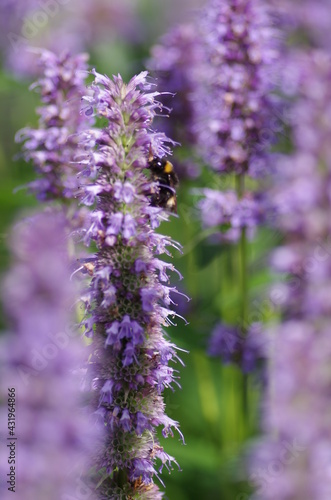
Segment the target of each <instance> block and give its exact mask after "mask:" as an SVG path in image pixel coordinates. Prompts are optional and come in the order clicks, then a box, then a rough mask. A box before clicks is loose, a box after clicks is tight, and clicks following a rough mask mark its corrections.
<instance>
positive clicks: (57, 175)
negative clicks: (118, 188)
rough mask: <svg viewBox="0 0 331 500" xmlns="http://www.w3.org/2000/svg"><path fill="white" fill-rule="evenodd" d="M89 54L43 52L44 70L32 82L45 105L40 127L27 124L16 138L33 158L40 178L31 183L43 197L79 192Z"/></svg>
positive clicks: (69, 196) (28, 157) (27, 156)
mask: <svg viewBox="0 0 331 500" xmlns="http://www.w3.org/2000/svg"><path fill="white" fill-rule="evenodd" d="M86 61H87V55H85V54H80V55H78V56H74V57H71V56H70V55H69V54H68V53H67V52H64V53H62V54H61V55H60V56H56V55H55V54H53V53H51V52H48V51H41V52H40V66H41V68H42V71H43V74H42V76H41V77H40V79H39V80H38V81H37V82H36V83H35V84H34V85H33V86H32V88H37V89H38V91H39V93H40V95H41V100H42V103H43V106H42V107H40V108H38V109H37V112H38V115H39V126H38V128H37V129H32V128H24V129H22V130H20V131H19V132H18V133H17V136H16V140H17V141H20V142H22V141H24V146H23V149H24V157H25V159H26V160H27V161H31V162H32V163H33V165H34V167H35V168H36V171H37V173H38V174H39V175H40V178H39V179H38V180H36V181H33V182H31V183H30V184H29V185H28V187H29V188H30V190H31V191H33V192H35V193H36V194H37V197H38V198H39V199H40V200H43V201H45V200H54V199H62V200H65V199H70V200H71V201H72V200H73V199H74V198H75V196H77V191H78V187H79V180H78V177H77V175H78V173H79V171H80V166H79V165H78V162H77V160H76V157H79V152H80V151H79V147H78V141H77V134H78V133H79V132H80V131H82V130H83V129H84V128H86V126H87V125H89V122H88V120H87V119H86V117H85V116H82V115H81V114H80V108H81V98H82V96H83V94H85V91H86V89H85V86H84V84H85V79H86V77H87V64H86Z"/></svg>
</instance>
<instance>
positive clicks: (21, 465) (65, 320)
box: [0, 212, 99, 500]
mask: <svg viewBox="0 0 331 500" xmlns="http://www.w3.org/2000/svg"><path fill="white" fill-rule="evenodd" d="M65 226H66V220H65V218H64V216H63V215H60V214H54V213H51V212H49V213H47V214H46V213H45V214H39V215H37V216H34V217H33V218H31V219H29V220H25V221H23V222H21V223H20V224H19V225H18V226H17V227H16V228H15V230H14V232H13V238H12V241H11V248H12V251H13V254H14V255H15V258H16V263H15V265H14V266H13V268H12V270H11V271H10V273H9V274H8V276H7V278H6V280H5V282H4V287H3V295H4V306H5V310H6V311H7V313H8V316H9V319H10V320H11V327H10V329H11V335H9V334H8V335H4V336H2V338H1V349H0V357H1V360H0V361H1V363H0V372H1V376H0V381H1V382H0V396H1V398H0V399H1V405H0V421H1V442H2V443H5V442H6V443H8V444H9V443H13V444H12V447H11V450H12V455H11V458H12V459H14V460H13V461H12V462H11V467H10V465H8V456H9V455H8V453H9V452H8V450H9V448H6V447H5V446H2V451H1V454H0V473H1V478H2V480H3V479H4V478H5V479H4V482H3V483H1V485H0V495H1V498H2V499H3V500H7V499H8V500H9V499H10V498H12V497H13V496H15V494H16V495H17V498H24V499H25V500H35V499H42V498H48V499H49V500H59V499H60V498H78V496H77V495H78V494H77V492H79V491H83V489H84V490H85V491H86V492H88V491H89V493H90V496H89V498H91V499H93V491H92V490H90V489H89V485H88V483H86V479H87V478H86V477H85V482H84V474H83V473H84V472H86V470H84V469H85V466H86V465H87V466H88V467H90V464H89V462H91V461H93V460H92V459H93V455H94V452H95V449H96V446H97V439H98V437H99V430H98V428H96V427H95V423H93V422H91V419H90V415H89V413H86V411H85V410H84V408H83V407H82V401H81V397H82V393H81V382H82V373H81V370H82V368H83V367H84V364H85V363H86V353H85V352H84V351H86V348H85V349H84V348H83V343H82V339H81V338H80V337H79V335H78V332H76V334H75V332H74V331H73V330H72V329H71V328H70V322H71V321H72V319H71V314H70V310H71V308H72V304H73V303H74V301H75V296H76V291H75V290H74V288H73V285H72V282H70V280H69V275H70V273H69V261H68V257H67V237H66V232H65ZM10 389H11V390H10ZM8 398H10V399H8ZM7 401H8V402H9V403H10V404H9V407H8V404H7ZM9 409H10V413H11V420H10V424H8V426H7V424H5V421H6V422H7V420H8V411H9ZM15 423H16V425H15ZM5 431H6V432H5ZM5 450H6V451H5ZM15 451H16V452H15ZM85 462H86V463H85ZM10 470H12V471H13V474H12V477H11V478H10V479H11V480H12V483H7V482H6V481H7V479H8V481H9V477H8V476H7V474H8V473H9V471H10ZM15 478H16V480H15ZM15 486H16V489H15ZM10 487H12V488H13V489H14V490H15V493H13V490H9V488H10Z"/></svg>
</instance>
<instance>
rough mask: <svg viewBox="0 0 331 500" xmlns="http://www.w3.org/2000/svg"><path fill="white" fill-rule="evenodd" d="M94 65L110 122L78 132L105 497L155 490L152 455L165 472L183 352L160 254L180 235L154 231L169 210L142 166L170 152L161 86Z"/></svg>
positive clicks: (92, 98)
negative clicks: (155, 200)
mask: <svg viewBox="0 0 331 500" xmlns="http://www.w3.org/2000/svg"><path fill="white" fill-rule="evenodd" d="M93 73H94V76H95V81H94V84H93V85H92V87H91V90H92V92H91V95H88V96H86V97H85V100H86V101H87V102H88V106H89V107H88V108H87V110H86V112H87V113H88V114H90V113H92V112H94V113H95V114H96V116H97V118H102V119H104V120H105V121H106V125H105V128H104V129H102V130H96V129H94V130H91V131H90V132H88V133H86V134H84V135H83V139H82V143H83V144H84V145H85V147H86V154H85V158H82V161H83V162H84V163H85V164H86V170H85V173H86V174H87V175H90V176H91V177H92V179H93V182H94V183H93V184H92V185H89V186H86V187H85V189H84V194H83V200H85V203H86V200H87V199H88V200H89V201H88V203H90V194H91V192H93V196H94V200H95V210H94V212H93V214H92V220H91V225H90V228H89V229H88V231H87V235H86V241H87V242H88V241H89V240H90V239H92V240H94V241H95V242H96V245H97V248H98V251H97V253H96V255H95V257H94V260H93V264H92V265H91V262H88V263H87V265H88V266H89V269H90V272H91V274H92V281H91V286H90V292H89V293H90V300H89V304H88V308H87V312H90V313H91V315H92V320H93V321H92V322H91V321H90V318H87V319H86V328H87V334H88V335H89V336H91V335H92V336H93V342H92V345H91V354H92V356H91V370H90V377H91V380H93V385H94V388H95V390H96V397H95V408H96V410H97V412H98V413H99V414H100V415H101V416H102V418H103V419H104V422H105V424H106V428H107V440H106V443H105V446H104V448H103V451H102V459H101V460H100V462H99V464H98V465H99V468H103V469H105V471H106V475H105V477H104V481H103V482H102V484H101V486H100V493H99V494H100V498H102V499H103V498H107V499H108V498H114V499H115V498H131V497H132V498H144V499H159V498H161V497H162V494H161V493H160V492H159V490H158V487H157V486H156V485H155V484H154V483H153V478H154V476H157V477H158V472H157V469H156V464H155V462H156V459H159V460H160V462H161V467H160V469H159V472H160V471H161V470H162V468H163V466H164V465H165V466H166V467H167V468H171V467H172V463H176V461H175V459H174V458H173V457H171V456H170V455H168V454H167V453H165V452H164V451H163V448H162V447H161V446H160V444H159V442H158V439H157V436H156V428H157V427H158V426H160V425H161V426H162V427H163V431H162V433H163V436H168V435H169V434H170V435H171V436H172V435H173V431H172V429H173V428H174V429H177V430H178V424H177V422H175V421H173V420H171V419H170V418H169V417H167V416H166V414H165V407H164V401H163V397H162V392H163V390H164V389H165V388H166V387H171V388H172V387H173V385H174V384H176V385H179V384H178V382H177V378H178V375H177V371H176V370H174V369H173V368H171V367H170V366H169V362H170V361H177V360H179V358H178V356H177V354H176V347H175V345H174V344H172V343H171V342H169V341H168V340H166V339H165V337H164V334H163V331H162V327H163V326H167V325H168V324H169V323H171V321H170V319H169V316H172V315H173V314H174V313H173V312H172V311H171V310H169V308H168V304H169V302H170V301H169V287H167V286H165V285H163V284H162V281H168V280H169V278H168V275H167V271H175V269H174V267H173V266H172V265H171V264H169V263H163V262H162V261H161V260H159V259H158V258H157V256H158V255H159V254H162V253H164V252H166V253H167V254H169V251H168V249H167V247H168V246H169V245H170V246H171V245H172V246H174V247H175V248H178V244H177V243H175V242H173V241H172V240H171V239H170V238H168V237H166V236H162V235H161V234H159V233H156V232H154V228H155V227H156V226H158V225H159V222H160V220H162V219H167V218H168V215H167V214H166V213H165V212H164V211H163V210H162V209H160V208H158V207H151V206H150V200H149V198H148V193H151V192H152V190H153V185H152V184H151V183H150V181H149V180H148V177H147V175H146V174H145V169H146V167H147V165H148V164H147V161H148V157H149V154H150V152H152V153H153V154H154V155H157V156H163V155H164V154H169V153H170V149H169V144H171V141H170V140H169V139H167V137H166V136H165V135H164V134H162V133H156V132H153V131H151V125H152V122H153V118H154V116H155V113H156V109H157V108H158V107H160V105H159V103H158V102H157V101H156V97H157V96H158V95H159V93H158V92H156V91H154V92H153V91H152V90H151V85H150V84H149V83H148V80H147V73H146V72H143V73H140V74H139V75H137V76H135V77H134V78H132V79H131V80H130V82H129V83H128V84H125V83H124V82H123V80H122V78H121V77H120V76H116V77H113V80H111V79H109V78H108V77H107V76H102V75H100V74H98V73H97V72H95V71H93ZM172 290H174V289H173V288H172ZM91 323H93V324H94V327H93V329H92V325H91Z"/></svg>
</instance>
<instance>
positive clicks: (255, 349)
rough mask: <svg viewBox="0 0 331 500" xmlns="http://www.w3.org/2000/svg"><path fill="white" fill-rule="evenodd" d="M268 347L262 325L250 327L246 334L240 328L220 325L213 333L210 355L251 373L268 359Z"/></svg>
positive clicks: (210, 341) (209, 348) (209, 349)
mask: <svg viewBox="0 0 331 500" xmlns="http://www.w3.org/2000/svg"><path fill="white" fill-rule="evenodd" d="M266 345H267V344H266V339H265V336H264V335H263V328H262V325H261V324H260V323H253V324H252V325H250V327H249V330H248V331H247V332H246V333H245V334H243V333H242V332H241V331H240V329H239V328H238V327H235V326H232V325H225V324H223V323H219V324H218V325H217V326H216V327H215V328H214V330H213V331H212V333H211V338H210V340H209V346H208V354H209V355H210V356H212V357H217V358H220V359H221V361H222V362H223V363H226V364H227V363H235V364H237V365H239V366H240V368H241V369H242V371H243V372H244V373H249V372H252V371H253V370H255V369H256V368H257V365H258V362H259V361H262V360H264V359H265V358H266Z"/></svg>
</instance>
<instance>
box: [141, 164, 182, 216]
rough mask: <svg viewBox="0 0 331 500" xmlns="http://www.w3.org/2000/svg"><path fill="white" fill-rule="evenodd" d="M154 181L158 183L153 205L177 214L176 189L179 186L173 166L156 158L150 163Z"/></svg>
mask: <svg viewBox="0 0 331 500" xmlns="http://www.w3.org/2000/svg"><path fill="white" fill-rule="evenodd" d="M148 168H149V169H150V171H151V173H152V180H153V181H154V182H155V183H156V187H155V191H154V192H153V194H152V196H151V205H152V206H154V207H161V208H165V209H166V210H168V211H169V212H175V213H177V198H176V187H177V186H178V184H179V180H178V177H177V174H176V172H175V170H174V167H173V164H172V163H170V161H168V160H164V159H163V158H158V157H155V158H153V159H151V160H149V162H148Z"/></svg>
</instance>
